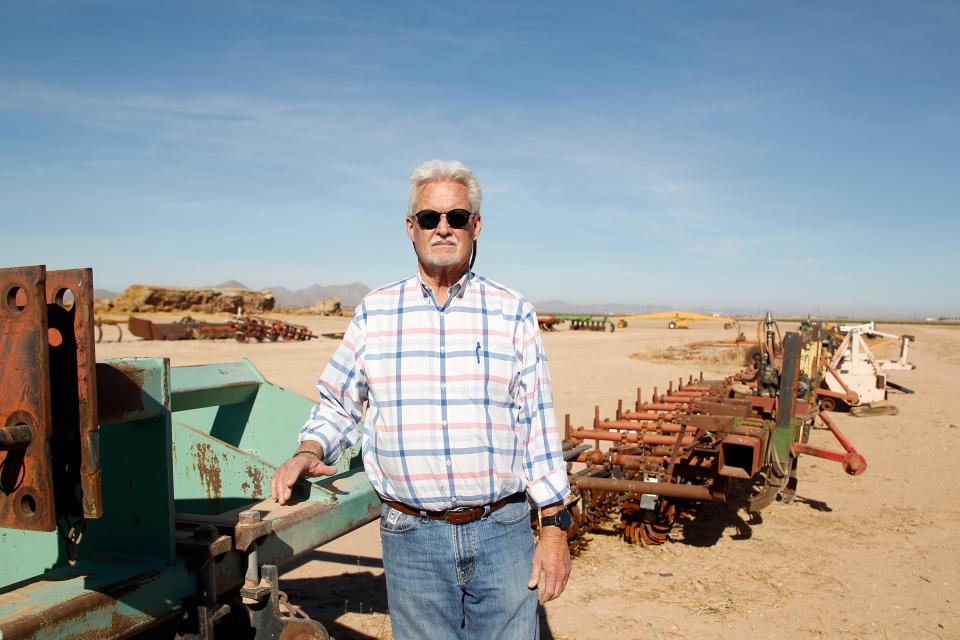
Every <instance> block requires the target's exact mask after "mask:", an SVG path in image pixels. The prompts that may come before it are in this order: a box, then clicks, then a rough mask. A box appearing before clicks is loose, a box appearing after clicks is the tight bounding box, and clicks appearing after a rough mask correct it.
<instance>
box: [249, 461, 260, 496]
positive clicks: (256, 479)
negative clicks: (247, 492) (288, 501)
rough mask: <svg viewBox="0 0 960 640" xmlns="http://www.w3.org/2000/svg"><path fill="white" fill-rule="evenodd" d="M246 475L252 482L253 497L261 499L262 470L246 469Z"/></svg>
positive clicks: (255, 468)
mask: <svg viewBox="0 0 960 640" xmlns="http://www.w3.org/2000/svg"><path fill="white" fill-rule="evenodd" d="M247 475H248V476H250V480H252V481H253V497H254V498H262V497H263V470H262V469H259V468H257V467H247Z"/></svg>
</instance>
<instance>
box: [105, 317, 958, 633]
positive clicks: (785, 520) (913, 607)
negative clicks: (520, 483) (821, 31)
mask: <svg viewBox="0 0 960 640" xmlns="http://www.w3.org/2000/svg"><path fill="white" fill-rule="evenodd" d="M288 320H290V321H291V322H296V323H301V324H308V325H310V326H311V327H312V328H313V329H314V331H315V332H320V331H340V330H343V328H344V327H345V326H346V323H347V319H346V318H312V317H304V316H295V317H290V318H288ZM878 328H880V329H884V327H882V326H881V327H878ZM886 330H889V331H890V332H891V333H910V334H913V335H915V336H916V338H917V341H916V343H915V344H914V345H913V347H912V351H911V353H912V357H911V360H912V361H913V362H914V363H915V364H916V365H917V369H916V370H914V371H903V372H899V371H897V372H891V374H890V378H891V379H892V380H893V381H895V382H898V383H900V384H902V385H905V386H907V387H910V388H912V389H915V390H916V394H915V395H906V394H901V393H894V392H891V395H890V401H891V402H892V403H893V404H895V405H896V406H897V407H898V408H899V410H900V413H899V415H897V416H885V417H868V418H855V417H852V416H849V415H847V414H834V415H835V417H836V422H837V424H838V426H839V427H840V428H841V429H842V430H843V431H844V432H845V433H846V434H847V436H848V437H849V438H850V439H851V440H852V441H853V442H854V443H855V444H856V445H857V447H858V448H859V450H860V452H861V453H862V454H863V455H864V456H865V457H866V459H867V461H868V468H867V471H866V473H865V474H864V475H862V476H859V477H851V476H847V475H846V474H844V473H843V471H842V470H841V468H840V465H839V464H837V463H832V462H828V461H824V460H818V459H812V458H804V459H803V460H801V465H800V484H799V489H798V497H797V500H796V501H795V502H794V503H792V504H789V505H786V504H780V503H775V504H774V505H772V506H771V507H769V508H768V509H766V510H764V511H763V512H762V514H761V517H760V518H759V519H755V520H751V519H750V518H749V517H748V516H747V514H745V513H742V512H740V513H738V512H734V511H731V510H729V509H724V508H723V507H722V506H716V505H712V506H711V508H705V509H704V510H703V514H702V516H701V517H698V520H697V521H695V522H693V523H691V524H688V525H686V526H684V527H682V528H680V527H678V528H677V529H676V530H675V531H674V533H673V534H672V539H671V541H670V542H668V543H667V544H665V545H663V546H659V547H638V546H631V545H627V544H626V543H624V542H622V541H621V540H620V539H619V538H617V537H616V535H615V533H614V530H613V529H612V528H611V530H610V532H608V533H604V532H598V533H595V534H594V535H592V536H591V537H592V539H591V541H590V543H589V545H588V546H587V548H586V550H585V551H584V552H583V553H582V554H581V555H580V556H579V557H577V558H576V559H575V560H574V563H573V573H572V575H571V578H570V582H569V584H568V586H567V590H566V592H565V593H564V594H563V596H562V597H561V598H560V599H559V600H556V601H554V602H551V603H548V604H547V605H546V607H545V608H544V611H543V617H542V628H543V633H542V637H544V638H585V639H586V638H610V637H619V638H651V639H653V638H688V637H702V638H722V639H726V638H730V639H733V638H736V639H741V638H748V637H750V638H773V637H785V638H915V639H918V640H919V639H922V638H960V551H958V543H957V542H956V540H957V536H956V533H955V532H956V530H957V529H958V527H960V483H958V481H957V474H956V472H955V470H954V468H953V466H954V464H955V463H956V462H955V461H956V455H957V454H956V452H957V451H960V409H958V408H957V407H958V405H957V404H956V402H957V388H958V383H957V381H958V380H960V328H957V327H935V326H919V325H918V326H909V327H908V326H904V325H897V326H890V327H887V328H886ZM105 331H106V336H105V338H106V339H107V340H111V339H115V329H113V328H112V327H107V328H106V329H105ZM751 331H752V329H751V330H748V331H747V332H748V333H750V332H751ZM729 334H730V332H729V331H724V330H723V329H722V328H721V327H720V326H719V325H714V324H712V323H696V324H694V325H693V328H692V329H690V330H688V331H669V330H667V329H666V328H665V327H664V326H663V323H661V322H653V321H646V322H632V323H631V326H630V327H628V328H626V329H619V330H617V331H616V332H615V333H612V334H611V333H592V332H582V333H581V332H573V331H567V330H564V329H561V330H560V331H557V332H553V333H546V334H545V336H544V343H545V346H546V350H547V355H548V357H549V359H550V368H551V372H552V376H553V382H554V394H555V399H556V404H557V407H558V414H559V419H560V420H561V421H562V419H563V414H564V413H569V414H571V416H572V419H573V423H574V424H575V425H577V424H588V423H589V422H590V421H591V420H592V417H593V406H594V405H595V404H597V405H600V407H601V415H602V417H612V416H613V414H614V411H615V409H616V401H617V399H619V398H623V399H624V400H625V402H632V400H633V398H634V397H635V394H636V388H637V386H641V387H643V389H644V396H645V397H646V396H647V395H648V394H650V393H651V392H652V389H653V386H654V385H659V386H660V388H661V389H663V388H664V387H665V385H666V383H667V381H668V380H670V379H673V380H676V379H677V378H678V377H680V376H683V377H684V378H686V376H687V375H689V374H695V375H696V374H698V373H699V372H700V370H701V369H703V370H704V373H705V375H706V377H708V378H709V377H720V376H721V375H725V374H729V373H731V372H732V365H731V364H729V363H728V364H719V363H712V364H700V363H697V362H676V361H669V360H665V359H664V360H662V361H660V360H658V358H657V357H656V353H657V351H658V349H662V348H665V347H670V346H676V345H678V344H680V343H685V342H692V341H698V340H709V339H717V338H729V337H731V336H730V335H729ZM337 343H338V341H336V340H330V339H325V338H321V339H319V340H313V341H311V342H310V343H276V344H256V343H248V344H239V343H236V342H233V341H229V342H228V341H221V342H207V341H195V342H175V343H169V342H143V341H139V340H135V339H133V338H131V337H130V336H129V335H126V336H125V337H124V340H123V342H120V343H116V342H104V343H101V344H99V345H97V357H98V359H103V358H110V357H118V356H134V355H156V356H168V357H170V359H171V364H172V365H174V366H178V365H191V364H201V363H209V362H226V361H232V360H237V359H239V358H244V357H245V358H249V359H250V360H252V361H253V363H254V364H255V365H256V366H257V367H258V368H259V369H260V371H261V372H262V373H263V374H264V375H265V376H266V378H267V379H269V380H270V381H271V382H274V383H277V384H280V385H282V386H284V387H286V388H287V389H290V390H293V391H296V392H299V393H301V394H304V395H306V396H308V397H315V394H314V389H313V383H314V381H315V379H316V377H317V376H318V375H319V373H320V371H321V369H322V368H323V366H324V364H325V363H326V361H327V359H328V358H329V356H330V355H331V354H332V353H333V350H334V349H335V348H336V345H337ZM638 352H639V353H643V354H645V355H644V357H643V358H636V357H630V355H631V354H636V353H638ZM711 367H712V368H711ZM812 441H813V443H814V444H824V445H827V446H832V447H833V448H836V444H835V443H833V442H830V438H829V433H827V432H824V431H815V432H814V436H813V438H812ZM293 446H295V443H294V442H291V448H292V447H293ZM284 570H285V574H284V576H283V581H282V588H284V589H285V590H286V591H287V592H288V593H289V595H290V597H291V600H293V601H294V602H297V603H299V604H301V605H302V606H304V608H305V609H306V610H307V611H308V612H309V613H310V614H311V615H312V616H313V617H315V618H317V619H319V620H321V621H322V622H323V623H324V624H325V625H327V627H328V629H329V630H330V632H331V633H332V634H333V635H334V636H335V637H337V638H338V639H339V640H345V639H348V638H390V637H391V634H390V622H389V618H388V616H387V602H386V593H385V589H384V579H383V569H382V565H381V561H380V540H379V530H378V525H377V523H373V524H370V525H367V526H365V527H363V528H361V529H359V530H357V531H354V532H352V533H350V534H348V535H345V536H343V537H341V538H340V539H338V540H335V541H334V542H332V543H330V544H328V545H326V546H324V547H322V548H320V549H318V550H316V551H315V552H313V553H311V554H307V555H306V556H305V557H303V558H301V559H299V560H298V561H296V562H295V563H293V564H291V565H288V566H286V567H284Z"/></svg>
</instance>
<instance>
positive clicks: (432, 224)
mask: <svg viewBox="0 0 960 640" xmlns="http://www.w3.org/2000/svg"><path fill="white" fill-rule="evenodd" d="M472 215H473V213H472V212H470V211H467V210H466V209H451V210H450V211H447V212H446V213H440V212H439V211H434V210H433V209H424V210H423V211H418V212H417V213H415V214H413V217H414V218H416V219H417V224H418V225H419V226H420V228H421V229H436V228H437V227H438V226H439V225H440V216H447V224H448V225H450V228H451V229H463V228H464V227H465V226H467V223H468V222H470V216H472Z"/></svg>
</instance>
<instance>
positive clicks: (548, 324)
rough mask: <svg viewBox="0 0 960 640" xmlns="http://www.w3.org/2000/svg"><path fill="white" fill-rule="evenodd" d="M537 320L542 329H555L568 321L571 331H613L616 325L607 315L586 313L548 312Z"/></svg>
mask: <svg viewBox="0 0 960 640" xmlns="http://www.w3.org/2000/svg"><path fill="white" fill-rule="evenodd" d="M537 322H538V323H539V324H540V329H541V330H542V331H556V329H557V326H558V325H561V324H563V323H564V322H569V323H570V330H571V331H610V332H611V333H613V331H614V330H615V329H616V328H617V325H616V324H615V323H614V322H613V320H611V319H610V318H609V317H608V316H591V315H586V314H549V315H544V316H538V317H537Z"/></svg>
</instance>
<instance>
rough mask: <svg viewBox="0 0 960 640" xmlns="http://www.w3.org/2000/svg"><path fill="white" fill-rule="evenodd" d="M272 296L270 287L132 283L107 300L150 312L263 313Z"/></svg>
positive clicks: (123, 309)
mask: <svg viewBox="0 0 960 640" xmlns="http://www.w3.org/2000/svg"><path fill="white" fill-rule="evenodd" d="M274 306H276V300H274V298H273V293H271V292H270V291H250V290H248V289H211V288H204V289H186V288H179V287H155V286H152V285H144V284H135V285H131V286H129V287H127V289H126V291H124V292H123V293H121V294H120V295H119V296H117V297H116V298H114V299H113V300H111V301H110V311H112V312H118V313H150V312H156V311H193V312H195V313H236V312H237V310H238V309H243V312H244V313H250V314H255V313H263V312H265V311H271V310H272V309H273V308H274Z"/></svg>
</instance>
